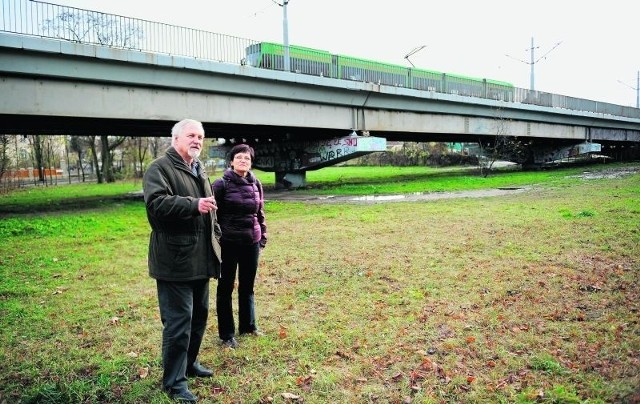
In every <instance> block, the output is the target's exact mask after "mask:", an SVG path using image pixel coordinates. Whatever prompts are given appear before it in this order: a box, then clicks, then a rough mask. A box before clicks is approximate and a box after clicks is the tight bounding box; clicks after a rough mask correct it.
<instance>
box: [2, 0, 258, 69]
mask: <svg viewBox="0 0 640 404" xmlns="http://www.w3.org/2000/svg"><path fill="white" fill-rule="evenodd" d="M1 11H2V12H1V14H0V31H5V32H10V33H15V34H22V35H33V36H39V37H43V38H54V39H59V40H64V41H71V42H78V43H86V44H92V45H102V46H110V47H114V48H121V49H130V50H139V51H143V52H153V53H162V54H168V55H176V56H185V57H193V58H198V59H204V60H214V61H219V62H224V63H234V64H240V63H241V61H242V59H243V58H244V57H245V49H246V48H247V46H249V45H251V44H253V43H256V41H253V40H250V39H246V38H238V37H234V36H229V35H224V34H216V33H212V32H207V31H202V30H198V29H193V28H185V27H179V26H175V25H169V24H164V23H159V22H153V21H147V20H142V19H139V18H131V17H124V16H120V15H114V14H107V13H101V12H98V11H91V10H84V9H79V8H75V7H69V6H61V5H58V4H52V3H46V2H41V1H33V0H2V9H1Z"/></svg>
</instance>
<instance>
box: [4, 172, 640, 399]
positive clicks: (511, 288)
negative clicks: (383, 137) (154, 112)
mask: <svg viewBox="0 0 640 404" xmlns="http://www.w3.org/2000/svg"><path fill="white" fill-rule="evenodd" d="M585 171H589V172H590V173H591V174H592V175H590V176H589V175H583V174H584V172H585ZM600 174H601V175H600ZM260 177H261V178H262V179H263V181H264V182H265V184H266V185H267V186H268V185H270V184H272V180H271V175H269V174H266V173H262V174H260ZM308 180H309V183H310V184H311V186H312V188H311V189H307V190H301V191H292V194H305V193H307V194H326V193H331V194H336V195H339V194H353V195H363V194H368V193H369V194H385V193H394V192H417V191H421V192H429V191H448V190H464V189H482V188H494V187H509V186H525V185H526V186H528V187H531V189H530V190H529V191H526V192H523V193H518V194H514V195H508V196H501V197H494V198H474V199H466V198H458V199H441V200H437V201H430V202H415V203H376V204H346V203H345V204H336V203H334V204H318V203H304V202H288V201H285V200H275V199H270V200H269V202H268V204H267V206H266V212H267V223H268V226H269V244H268V246H267V248H266V250H265V252H264V254H263V255H262V256H261V259H260V269H259V275H258V281H257V289H256V302H257V303H256V304H257V307H256V308H257V315H258V323H259V326H260V327H261V329H262V330H263V331H265V333H266V336H264V337H261V338H249V337H243V338H240V339H239V342H240V344H241V346H240V348H239V349H237V350H223V349H221V348H220V346H219V344H218V340H217V326H216V321H215V311H212V313H211V317H210V321H209V327H208V331H207V334H206V336H205V342H204V344H203V347H202V351H201V357H200V359H201V361H202V362H203V363H204V364H205V365H207V366H210V367H212V368H213V369H214V370H215V375H214V377H213V378H212V379H192V380H191V381H190V387H191V389H192V390H193V391H194V393H196V394H197V395H198V396H199V397H200V398H201V402H210V403H258V402H260V403H269V402H273V403H293V402H305V403H336V402H353V403H410V402H412V403H445V402H446V403H449V402H451V403H458V402H460V403H477V402H503V403H513V402H520V403H536V402H545V403H634V402H640V389H639V388H638V386H640V323H639V319H640V315H639V313H638V310H639V309H640V292H639V290H638V280H639V278H640V276H639V271H640V172H639V171H638V165H635V166H633V165H616V166H612V165H606V166H593V167H580V168H573V169H563V170H554V171H540V172H530V173H523V172H504V173H499V174H496V175H492V176H490V177H488V178H482V177H479V176H477V175H470V174H469V172H467V171H465V170H435V169H424V168H421V169H413V168H412V169H396V168H384V169H381V168H374V169H372V168H356V167H345V168H331V169H323V170H320V171H318V172H310V173H309V174H308ZM140 186H141V185H140V183H139V182H138V183H137V184H136V183H123V184H114V185H64V186H58V187H48V188H37V189H36V188H32V189H26V190H21V191H18V192H15V193H12V194H9V195H2V196H0V240H2V241H1V242H0V276H1V278H0V279H1V280H0V403H4V402H6V403H14V402H25V403H27V402H33V403H105V402H109V403H164V402H168V399H167V397H166V396H165V395H164V394H163V393H161V391H160V377H161V366H160V343H161V324H160V320H159V316H158V309H157V298H156V289H155V283H154V281H153V280H152V279H150V278H149V277H148V276H147V267H146V254H147V245H148V244H147V243H148V236H149V226H148V224H147V221H146V217H145V211H144V206H143V204H142V202H141V201H140V200H139V199H135V198H134V199H131V198H126V197H121V196H123V195H125V194H127V193H129V192H135V191H138V190H139V189H140ZM401 190H404V191H401ZM212 285H213V286H215V281H214V283H213V284H212ZM211 303H212V307H213V305H214V298H213V297H212V301H211Z"/></svg>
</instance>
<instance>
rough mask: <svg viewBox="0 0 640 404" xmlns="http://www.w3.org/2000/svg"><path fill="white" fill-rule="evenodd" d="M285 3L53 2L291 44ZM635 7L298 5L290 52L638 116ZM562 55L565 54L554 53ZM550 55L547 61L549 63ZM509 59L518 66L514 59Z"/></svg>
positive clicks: (491, 2)
mask: <svg viewBox="0 0 640 404" xmlns="http://www.w3.org/2000/svg"><path fill="white" fill-rule="evenodd" d="M282 1H283V0H227V1H219V0H180V1H162V0H58V1H55V0H51V2H52V3H56V4H62V5H68V6H73V7H78V8H85V9H90V10H97V11H103V12H109V13H114V14H120V15H124V16H128V17H136V18H143V19H147V20H151V21H159V22H165V23H169V24H175V25H180V26H186V27H190V28H198V29H203V30H207V31H211V32H216V33H221V34H227V35H233V36H239V37H243V38H249V39H255V40H261V41H262V40H264V41H274V42H282V39H283V12H282V11H283V10H282V7H280V6H279V5H278V4H276V2H278V3H280V4H282ZM634 4H635V1H630V0H608V1H598V0H594V1H585V0H536V1H529V2H524V1H517V0H447V1H439V2H435V1H429V0H393V1H390V0H388V1H382V0H380V1H374V0H289V3H288V6H287V11H288V13H287V14H288V32H289V43H290V44H293V45H302V46H307V47H311V48H318V49H323V50H327V51H330V52H332V53H339V54H345V55H351V56H357V57H363V58H367V59H373V60H380V61H385V62H390V63H395V64H399V65H405V66H410V65H409V63H408V62H407V60H406V59H405V58H404V57H405V55H406V54H407V53H409V52H410V51H411V50H413V49H414V48H416V47H419V46H422V45H426V47H425V48H424V49H422V50H421V51H419V52H417V53H416V54H414V55H413V56H412V57H410V60H411V62H412V63H413V64H415V65H416V67H422V68H426V69H433V70H438V71H442V72H451V73H458V74H463V75H467V76H473V77H486V78H491V79H495V80H503V81H508V82H511V83H513V84H514V85H515V86H517V87H522V88H529V86H530V73H531V39H532V38H533V39H534V45H535V48H534V52H533V54H534V61H535V63H534V64H533V67H534V73H535V74H534V78H535V89H536V90H540V91H547V92H553V93H557V94H563V95H569V96H573V97H579V98H588V99H592V100H596V101H606V102H612V103H615V104H620V105H627V106H636V94H637V91H636V88H637V87H638V86H637V76H638V71H639V70H640V47H639V46H638V45H637V42H636V40H637V37H638V28H637V27H638V26H639V24H638V14H637V12H636V10H635V6H634ZM554 47H555V48H554ZM545 54H546V57H544V58H541V57H542V56H544V55H545ZM507 55H508V56H507Z"/></svg>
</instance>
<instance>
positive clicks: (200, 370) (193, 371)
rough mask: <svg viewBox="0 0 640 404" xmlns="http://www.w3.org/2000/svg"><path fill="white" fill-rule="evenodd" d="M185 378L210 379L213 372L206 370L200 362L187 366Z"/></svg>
mask: <svg viewBox="0 0 640 404" xmlns="http://www.w3.org/2000/svg"><path fill="white" fill-rule="evenodd" d="M187 376H189V377H211V376H213V370H211V369H207V368H205V367H204V366H202V365H201V364H200V362H197V361H196V362H193V365H191V366H187Z"/></svg>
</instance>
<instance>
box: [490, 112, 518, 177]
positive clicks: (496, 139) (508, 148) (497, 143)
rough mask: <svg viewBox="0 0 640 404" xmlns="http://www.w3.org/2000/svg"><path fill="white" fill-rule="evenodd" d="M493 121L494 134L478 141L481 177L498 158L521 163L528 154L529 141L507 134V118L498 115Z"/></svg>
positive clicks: (491, 168) (491, 167)
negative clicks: (494, 125) (494, 124)
mask: <svg viewBox="0 0 640 404" xmlns="http://www.w3.org/2000/svg"><path fill="white" fill-rule="evenodd" d="M498 112H500V111H498ZM495 123H496V133H495V135H494V136H491V137H487V138H486V139H480V140H479V141H478V145H479V146H480V155H481V156H480V158H479V165H480V173H481V175H482V176H483V177H487V176H488V175H489V173H490V172H491V171H493V166H494V164H495V163H496V161H498V160H506V161H511V162H513V163H517V164H522V163H524V162H525V161H526V160H527V158H528V156H529V143H527V142H525V141H523V140H521V139H519V138H518V137H517V136H509V135H508V130H507V124H508V123H509V120H508V119H505V118H503V117H502V116H501V115H498V116H497V117H496V119H495Z"/></svg>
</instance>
